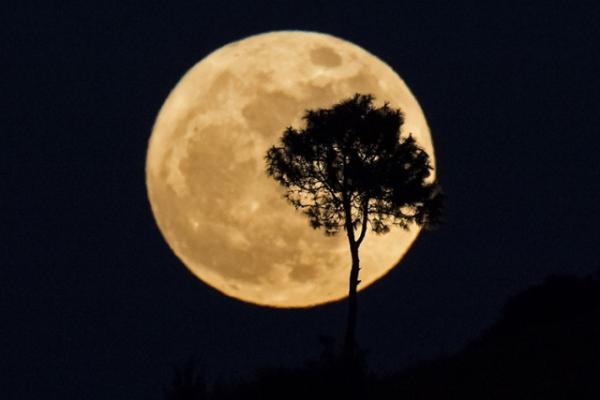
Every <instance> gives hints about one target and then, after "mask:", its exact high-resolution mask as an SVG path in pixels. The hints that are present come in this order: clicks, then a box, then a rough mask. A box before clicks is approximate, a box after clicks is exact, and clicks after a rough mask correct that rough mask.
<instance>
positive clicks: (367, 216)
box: [356, 196, 369, 246]
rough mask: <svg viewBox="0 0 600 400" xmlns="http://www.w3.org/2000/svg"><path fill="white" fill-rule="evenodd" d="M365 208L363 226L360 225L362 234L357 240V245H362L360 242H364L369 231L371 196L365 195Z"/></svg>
mask: <svg viewBox="0 0 600 400" xmlns="http://www.w3.org/2000/svg"><path fill="white" fill-rule="evenodd" d="M362 208H363V210H362V213H363V215H362V217H363V220H362V226H361V227H360V235H358V239H357V240H356V245H357V246H360V244H361V243H362V241H363V239H364V238H365V235H366V233H367V221H368V218H369V198H368V197H366V196H365V200H364V203H363V207H362Z"/></svg>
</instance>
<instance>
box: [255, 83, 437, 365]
mask: <svg viewBox="0 0 600 400" xmlns="http://www.w3.org/2000/svg"><path fill="white" fill-rule="evenodd" d="M304 120H305V121H306V127H305V128H303V129H299V130H298V129H294V128H292V127H288V128H287V129H286V130H285V131H284V133H283V136H282V138H281V143H280V145H279V146H273V147H272V148H271V149H269V151H268V152H267V155H266V157H265V158H266V161H267V173H268V174H269V175H270V176H271V177H273V178H274V179H275V180H276V181H277V182H279V183H280V184H281V185H283V186H284V187H285V188H286V194H285V196H286V198H287V200H288V201H289V202H290V203H291V204H292V205H293V206H294V207H296V208H297V209H302V210H303V212H304V213H305V214H306V215H307V216H308V218H309V219H310V223H311V225H312V226H313V228H315V229H317V228H323V229H324V230H325V233H326V234H327V235H335V234H336V233H338V232H339V230H340V229H344V230H345V231H346V234H347V236H348V243H349V246H350V253H351V256H352V265H351V269H350V281H349V296H348V304H349V311H348V320H347V329H346V336H345V341H344V354H345V355H347V356H352V357H353V356H354V351H355V330H356V314H357V299H356V292H357V286H358V284H359V283H360V280H359V279H358V277H359V271H360V265H359V257H358V256H359V248H360V245H361V243H362V242H363V240H364V238H365V235H366V233H367V225H370V226H371V229H372V230H373V231H374V232H375V233H376V234H382V233H386V232H388V231H389V230H390V227H391V226H394V225H396V226H399V227H401V228H403V229H409V228H410V226H411V224H413V223H415V224H417V225H420V226H423V227H431V226H433V225H435V224H437V223H438V222H439V217H440V213H441V209H442V194H441V189H440V187H439V185H438V184H437V182H435V181H431V180H430V179H428V178H429V177H430V176H431V170H432V167H431V164H430V162H429V156H428V155H427V153H426V152H425V151H424V150H423V149H422V148H421V147H419V146H418V145H417V143H416V142H415V140H414V139H413V137H412V136H411V135H410V134H409V135H406V136H401V134H400V128H401V127H402V124H403V123H404V115H403V114H402V112H401V111H400V110H398V109H392V108H390V107H389V106H388V105H387V103H386V104H385V105H384V106H382V107H379V108H376V107H375V106H374V105H373V96H371V95H363V94H356V95H355V96H354V97H352V98H350V99H346V100H343V101H341V102H340V103H338V104H335V105H334V106H333V107H331V108H328V109H317V110H307V111H306V113H305V115H304Z"/></svg>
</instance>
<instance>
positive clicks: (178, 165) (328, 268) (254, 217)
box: [146, 31, 434, 307]
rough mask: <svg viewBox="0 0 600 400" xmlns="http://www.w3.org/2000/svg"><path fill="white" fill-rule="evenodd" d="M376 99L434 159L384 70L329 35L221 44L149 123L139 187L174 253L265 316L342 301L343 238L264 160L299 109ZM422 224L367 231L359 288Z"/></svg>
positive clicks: (408, 102) (411, 108) (392, 76)
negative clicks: (295, 202)
mask: <svg viewBox="0 0 600 400" xmlns="http://www.w3.org/2000/svg"><path fill="white" fill-rule="evenodd" d="M355 93H363V94H367V93H370V94H373V95H374V96H375V100H376V101H375V103H376V105H378V106H379V105H382V104H383V103H384V102H388V103H389V104H390V106H392V107H394V108H400V109H401V110H402V111H403V112H404V115H405V123H404V125H403V127H402V132H401V134H402V135H408V134H409V133H410V134H412V135H413V137H414V138H415V139H416V140H417V142H418V143H419V144H420V145H421V146H422V147H423V148H424V149H425V150H426V151H427V153H428V154H429V155H430V158H431V160H432V161H433V160H434V153H433V146H432V142H431V137H430V133H429V128H428V126H427V122H426V120H425V117H424V115H423V112H422V110H421V108H420V106H419V104H418V103H417V100H416V99H415V97H414V96H413V95H412V93H411V91H410V90H409V88H408V87H407V86H406V84H405V83H404V81H403V80H402V79H401V78H400V77H399V76H398V75H397V74H396V73H395V72H394V71H393V70H392V69H391V68H390V67H389V66H388V65H387V64H385V63H384V62H383V61H381V60H380V59H379V58H377V57H376V56H374V55H372V54H370V53H369V52H367V51H365V50H364V49H362V48H361V47H359V46H357V45H354V44H352V43H350V42H347V41H345V40H342V39H339V38H337V37H334V36H330V35H326V34H321V33H315V32H302V31H280V32H269V33H264V34H260V35H256V36H251V37H248V38H245V39H243V40H239V41H237V42H233V43H230V44H227V45H225V46H223V47H221V48H220V49H218V50H216V51H214V52H213V53H211V54H209V55H208V56H206V57H205V58H204V59H202V60H201V61H200V62H198V63H197V64H196V65H194V66H193V67H192V68H191V69H190V70H189V71H188V72H187V73H186V74H185V75H184V76H183V77H182V78H181V80H180V81H179V83H177V85H176V86H175V88H174V89H173V90H172V91H171V93H170V94H169V96H168V98H167V99H166V101H165V103H164V105H163V106H162V108H161V109H160V112H159V114H158V117H157V119H156V122H155V125H154V128H153V130H152V135H151V137H150V141H149V146H148V153H147V158H146V185H147V189H148V197H149V200H150V204H151V207H152V211H153V213H154V217H155V218H156V222H157V224H158V227H159V229H160V231H161V232H162V234H163V235H164V238H165V240H166V242H167V243H168V245H169V246H170V248H171V249H172V250H173V252H174V253H175V254H176V255H177V257H179V259H180V260H181V261H182V262H183V264H185V266H186V267H187V268H188V269H189V270H190V271H191V272H192V273H193V274H194V275H195V276H196V277H198V278H199V279H201V280H202V281H203V282H205V283H206V284H208V285H210V286H212V287H213V288H215V289H217V290H219V291H220V292H222V293H224V294H226V295H228V296H231V297H234V298H236V299H239V300H243V301H246V302H250V303H254V304H259V305H264V306H271V307H310V306H315V305H319V304H323V303H327V302H331V301H335V300H339V299H342V298H344V297H346V296H347V294H348V275H349V272H350V265H351V261H350V251H349V247H348V242H347V238H346V236H345V233H344V232H340V233H339V234H338V235H337V236H333V237H327V236H325V235H324V233H323V231H321V230H314V229H312V228H311V226H310V225H309V222H308V219H307V218H306V217H305V216H304V215H303V214H302V213H301V212H299V211H296V210H295V209H294V208H293V207H292V206H291V205H289V204H288V203H287V202H286V200H285V199H284V198H283V197H282V195H283V189H282V188H281V187H279V185H278V184H277V183H276V182H275V181H274V180H273V179H271V178H269V177H268V176H267V174H266V172H265V167H266V164H265V160H264V157H265V154H266V151H267V150H268V149H269V148H270V147H271V146H272V145H275V144H277V143H278V141H279V138H280V137H281V135H282V133H283V131H284V130H285V128H286V127H287V126H294V127H301V126H303V125H302V124H303V120H302V116H303V114H304V112H305V110H307V109H314V108H328V107H330V106H332V105H333V104H335V103H337V102H339V101H340V100H343V99H346V98H348V97H351V96H353V95H354V94H355ZM418 234H419V229H418V227H416V226H414V227H411V229H410V230H408V231H404V230H402V229H400V228H397V229H394V228H392V231H391V232H389V233H388V234H385V235H375V234H374V233H373V232H368V233H367V236H366V238H365V240H364V242H363V244H362V246H361V248H360V259H361V268H362V269H361V272H360V279H361V281H362V283H361V284H360V285H359V289H364V288H366V287H367V286H369V285H370V284H372V283H373V282H375V281H376V280H377V279H379V278H381V277H382V276H383V275H385V274H386V273H387V272H388V271H389V270H391V269H392V268H393V267H394V266H396V265H397V264H398V263H399V261H400V260H401V258H402V257H403V256H404V254H405V253H406V251H407V250H408V248H409V247H410V246H411V244H412V243H413V241H414V240H415V238H416V237H417V235H418Z"/></svg>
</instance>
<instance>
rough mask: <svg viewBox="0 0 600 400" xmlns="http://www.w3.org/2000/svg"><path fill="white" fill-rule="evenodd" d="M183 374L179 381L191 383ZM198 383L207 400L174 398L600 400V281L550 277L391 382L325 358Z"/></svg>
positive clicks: (389, 378) (328, 354) (188, 372)
mask: <svg viewBox="0 0 600 400" xmlns="http://www.w3.org/2000/svg"><path fill="white" fill-rule="evenodd" d="M182 371H183V370H182ZM182 371H180V374H179V377H178V380H176V383H177V382H179V384H181V383H182V382H185V381H186V379H182V376H181V373H182ZM186 374H187V375H186V376H187V377H188V378H187V382H193V381H194V380H193V379H190V377H191V376H192V375H193V374H191V373H190V371H187V372H186ZM195 382H196V383H199V386H200V387H202V390H201V391H202V393H203V394H202V395H201V396H200V395H198V396H196V397H193V396H192V397H177V396H172V397H169V399H172V400H176V399H190V400H191V399H205V398H210V399H264V400H269V399H328V400H330V399H332V398H340V399H354V398H356V399H361V400H364V399H392V398H406V399H453V398H479V399H542V398H544V399H545V398H562V399H584V398H585V399H587V398H590V399H600V280H598V279H595V278H591V277H587V278H578V277H566V276H563V277H552V278H549V279H547V280H546V281H545V282H544V283H542V284H540V285H537V286H534V287H531V288H529V289H528V290H526V291H524V292H522V293H520V294H518V295H517V296H515V297H514V298H512V299H511V300H510V301H509V302H508V303H507V304H506V305H505V307H504V309H503V311H502V315H501V318H500V319H499V320H498V321H497V322H496V323H495V324H494V325H493V326H491V327H490V328H489V329H488V330H487V331H486V332H484V333H483V334H482V336H481V337H480V338H479V339H477V340H475V341H473V342H472V343H470V344H469V345H468V346H466V348H465V349H463V350H462V351H461V352H459V353H458V354H456V355H454V356H452V357H448V358H445V359H438V360H433V361H430V362H428V363H424V364H422V365H420V366H418V367H414V368H410V369H408V370H405V371H402V372H398V373H395V374H391V375H388V376H386V377H380V376H375V375H372V374H369V373H368V372H367V370H366V368H364V366H363V364H360V363H358V364H357V365H356V367H355V368H348V367H347V366H346V364H345V363H343V362H342V361H341V360H339V359H337V358H336V357H334V356H333V355H332V354H331V353H327V354H324V356H323V357H322V358H321V359H320V360H318V361H315V362H313V363H310V364H307V365H306V366H305V367H302V368H296V369H290V368H271V369H265V370H262V371H260V372H259V373H258V374H257V375H256V377H255V378H253V379H251V380H248V381H245V382H235V383H230V384H221V385H217V386H216V387H215V388H214V390H213V391H212V393H210V395H209V394H207V393H206V392H205V391H204V383H203V382H204V381H203V380H202V379H197V378H196V381H195ZM175 386H177V385H175ZM192 392H193V391H192ZM172 393H174V392H173V391H172ZM179 393H191V392H190V391H187V392H186V391H185V390H179Z"/></svg>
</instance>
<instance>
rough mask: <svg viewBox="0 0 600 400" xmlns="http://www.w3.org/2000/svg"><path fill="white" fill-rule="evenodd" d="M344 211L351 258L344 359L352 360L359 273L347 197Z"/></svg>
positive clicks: (354, 348) (354, 349)
mask: <svg viewBox="0 0 600 400" xmlns="http://www.w3.org/2000/svg"><path fill="white" fill-rule="evenodd" d="M344 211H345V214H346V215H345V217H346V221H345V222H346V234H347V235H348V244H349V245H350V254H351V256H352V266H351V267H350V279H349V281H348V320H347V323H346V337H345V340H344V357H346V358H347V359H350V360H353V359H354V356H355V351H356V318H357V312H358V306H357V296H356V292H357V286H358V282H359V281H358V272H359V271H360V266H359V259H358V246H359V244H358V243H357V242H356V239H355V236H354V227H353V226H352V211H351V206H350V201H349V199H348V197H345V198H344Z"/></svg>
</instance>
